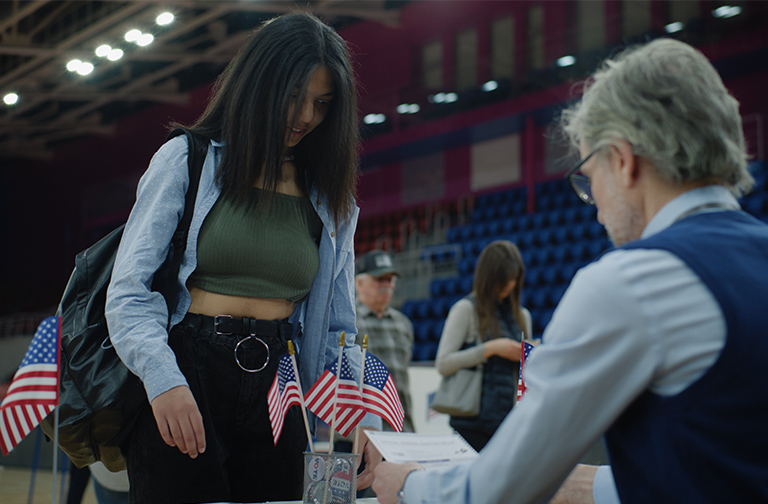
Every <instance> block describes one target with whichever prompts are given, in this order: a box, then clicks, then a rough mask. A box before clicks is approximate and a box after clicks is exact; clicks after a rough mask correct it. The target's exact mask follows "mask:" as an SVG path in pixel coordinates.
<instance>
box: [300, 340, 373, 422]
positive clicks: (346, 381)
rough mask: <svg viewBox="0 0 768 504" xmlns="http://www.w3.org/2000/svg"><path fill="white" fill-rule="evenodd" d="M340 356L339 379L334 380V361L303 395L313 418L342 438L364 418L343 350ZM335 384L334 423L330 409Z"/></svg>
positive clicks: (357, 389) (355, 383) (363, 410)
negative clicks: (335, 414)
mask: <svg viewBox="0 0 768 504" xmlns="http://www.w3.org/2000/svg"><path fill="white" fill-rule="evenodd" d="M339 351H340V352H342V355H341V376H340V379H339V380H337V379H336V367H337V363H336V362H334V363H333V364H331V366H330V367H328V368H326V370H325V371H324V372H323V374H322V375H321V376H320V378H318V380H317V381H316V382H315V384H314V385H312V388H311V389H309V391H308V392H307V393H306V395H305V396H304V402H305V404H306V405H307V409H309V411H311V412H312V413H314V414H315V415H317V416H318V417H319V418H320V419H322V420H323V421H324V422H325V423H327V424H328V425H333V426H334V428H335V430H336V431H337V432H338V433H339V434H341V435H342V436H349V435H350V434H351V433H352V431H353V430H355V427H357V424H358V423H360V420H361V419H362V418H363V416H365V407H364V406H363V401H362V400H361V399H360V389H359V388H358V385H357V381H356V380H355V377H354V376H353V375H352V368H351V366H350V365H349V359H347V354H346V353H345V352H344V349H343V348H340V349H339ZM337 383H338V399H337V403H336V410H337V411H338V416H337V418H336V421H335V423H334V421H333V420H334V419H333V409H334V408H333V406H334V397H335V394H336V386H337Z"/></svg>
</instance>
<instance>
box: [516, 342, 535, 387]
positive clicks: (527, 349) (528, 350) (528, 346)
mask: <svg viewBox="0 0 768 504" xmlns="http://www.w3.org/2000/svg"><path fill="white" fill-rule="evenodd" d="M521 345H523V348H522V350H523V351H522V356H521V357H520V376H519V377H518V378H517V400H518V401H519V400H520V399H522V397H523V394H525V390H526V388H527V387H526V386H525V379H524V378H523V371H524V370H525V361H526V360H527V359H528V355H529V354H530V353H531V350H533V345H531V344H530V343H528V342H527V341H523V342H522V343H521Z"/></svg>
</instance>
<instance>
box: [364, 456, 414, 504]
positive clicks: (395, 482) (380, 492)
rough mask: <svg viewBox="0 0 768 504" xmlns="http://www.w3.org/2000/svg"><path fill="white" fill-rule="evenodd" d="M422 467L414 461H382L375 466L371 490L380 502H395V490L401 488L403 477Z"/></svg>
mask: <svg viewBox="0 0 768 504" xmlns="http://www.w3.org/2000/svg"><path fill="white" fill-rule="evenodd" d="M419 469H423V467H421V466H420V465H419V464H417V463H416V462H408V463H407V464H395V463H392V462H382V463H381V464H379V466H378V467H377V468H376V471H375V473H376V479H374V480H373V491H374V492H375V493H376V498H377V499H379V502H381V503H382V504H397V492H399V491H400V489H401V488H403V485H404V484H405V478H407V477H408V475H409V474H411V473H412V472H413V471H417V470H419Z"/></svg>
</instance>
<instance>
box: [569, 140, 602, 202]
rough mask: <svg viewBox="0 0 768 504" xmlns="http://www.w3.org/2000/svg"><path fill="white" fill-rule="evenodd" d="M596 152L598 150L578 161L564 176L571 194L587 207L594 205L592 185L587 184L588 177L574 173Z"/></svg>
mask: <svg viewBox="0 0 768 504" xmlns="http://www.w3.org/2000/svg"><path fill="white" fill-rule="evenodd" d="M597 151H598V149H595V150H593V151H592V152H590V153H589V154H587V157H585V158H584V159H582V160H581V161H579V162H578V164H576V166H574V167H573V168H571V169H570V170H569V171H568V173H566V174H565V179H566V180H567V181H568V183H569V184H570V185H571V189H573V192H575V193H576V196H578V197H579V200H581V201H582V202H583V203H586V204H587V205H594V204H595V199H594V198H593V197H592V185H591V184H590V183H589V177H587V176H585V175H580V174H578V173H576V172H578V171H579V170H580V169H581V167H582V166H583V165H584V163H586V162H587V161H589V158H591V157H592V156H594V155H595V153H596V152H597Z"/></svg>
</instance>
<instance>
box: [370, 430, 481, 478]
mask: <svg viewBox="0 0 768 504" xmlns="http://www.w3.org/2000/svg"><path fill="white" fill-rule="evenodd" d="M365 433H366V435H368V438H369V439H370V440H371V442H372V443H373V444H374V446H376V448H377V449H378V450H379V452H381V455H382V456H383V457H384V459H385V460H387V461H389V462H397V463H403V462H418V463H419V464H421V465H423V466H424V468H425V469H427V470H430V469H435V468H438V467H444V466H448V465H453V464H457V463H460V462H465V461H468V460H472V459H473V458H475V457H477V452H476V451H475V449H474V448H472V446H470V445H469V443H467V442H466V440H464V438H463V437H461V436H460V435H458V434H456V433H453V434H416V433H413V432H384V431H372V430H367V431H365Z"/></svg>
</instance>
